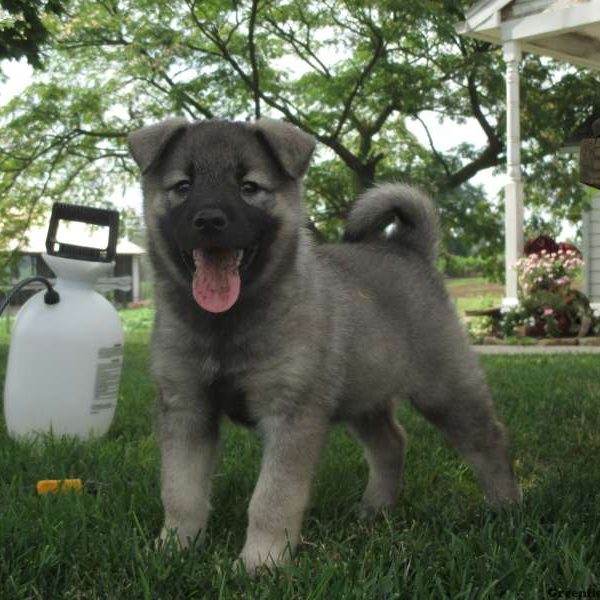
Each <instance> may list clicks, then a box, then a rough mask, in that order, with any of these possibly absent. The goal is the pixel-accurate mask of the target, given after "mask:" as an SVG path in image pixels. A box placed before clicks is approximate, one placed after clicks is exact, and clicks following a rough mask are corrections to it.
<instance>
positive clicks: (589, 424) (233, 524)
mask: <svg viewBox="0 0 600 600" xmlns="http://www.w3.org/2000/svg"><path fill="white" fill-rule="evenodd" d="M5 359H6V344H3V345H0V369H4V368H5V362H6V361H5ZM482 360H483V365H484V368H485V371H486V373H487V377H488V380H489V382H490V385H491V387H492V389H493V392H494V396H495V399H496V403H497V406H498V410H499V412H500V413H501V415H502V418H503V420H504V421H505V423H506V424H507V426H508V428H509V430H510V434H511V438H512V441H513V445H514V452H515V456H516V468H517V471H518V474H519V476H520V478H521V480H522V484H523V488H524V492H525V501H524V504H523V506H522V508H520V509H515V510H511V511H508V512H505V513H502V514H493V513H491V512H489V511H488V510H487V509H486V507H485V505H484V504H483V501H482V498H481V495H480V492H479V490H478V488H477V486H476V484H475V482H474V480H473V478H472V476H471V473H470V472H469V470H468V469H467V468H466V467H465V466H464V464H463V463H462V462H461V461H460V460H459V458H458V457H457V456H456V455H455V454H454V452H453V451H452V450H451V449H450V448H449V447H448V446H447V445H446V443H445V441H444V440H443V439H442V437H441V435H440V434H439V433H438V432H437V431H436V430H435V429H434V428H433V427H431V426H430V425H429V424H428V423H427V422H426V421H425V420H424V419H423V418H421V417H420V416H419V415H417V414H416V413H415V412H414V411H413V410H412V409H411V408H410V407H409V406H408V405H403V406H402V407H401V408H400V410H399V415H400V419H401V421H402V422H403V424H404V425H405V428H406V429H407V432H408V434H409V450H408V457H407V472H406V478H405V482H406V490H405V494H404V496H403V498H402V499H401V500H400V501H399V502H398V504H397V506H395V507H394V508H393V510H390V511H389V512H388V513H387V514H386V515H385V516H381V517H379V518H377V519H375V520H374V521H371V522H362V521H359V520H358V519H357V518H356V514H355V507H356V503H357V501H358V500H359V497H360V494H361V492H362V490H363V488H364V486H365V482H366V477H367V468H366V465H365V462H364V461H363V459H362V456H361V450H360V449H359V447H358V446H357V445H356V444H355V442H354V441H353V440H352V439H351V438H350V437H349V436H348V435H347V433H346V432H345V431H344V430H343V429H342V428H341V427H336V428H334V429H333V431H332V433H331V436H330V439H329V443H328V446H327V449H326V451H325V453H324V456H323V459H322V461H321V464H320V467H319V470H318V473H317V476H316V478H315V485H314V490H313V496H312V502H311V505H310V509H309V510H308V513H307V515H306V519H305V524H304V528H303V543H302V544H301V546H300V549H299V553H298V556H297V558H296V559H295V561H294V563H293V564H292V565H291V566H289V567H287V568H285V569H281V570H278V571H276V572H274V573H271V574H265V575H263V576H262V577H259V578H257V579H255V580H251V579H249V578H248V577H246V576H242V575H240V574H236V573H234V572H233V570H232V562H233V560H234V559H235V557H236V553H237V552H239V550H240V549H241V546H242V543H243V538H244V529H245V524H246V522H245V520H246V516H245V515H246V508H247V504H248V500H249V498H250V495H251V493H252V487H253V485H254V482H255V480H256V475H257V472H258V466H259V460H260V444H259V441H258V439H257V437H256V436H255V434H253V433H252V432H249V431H246V430H243V429H240V428H236V427H233V426H230V425H226V426H225V428H224V436H223V443H222V459H221V462H220V466H219V467H218V469H217V472H216V475H215V478H214V482H215V485H214V494H213V506H214V507H215V508H214V510H213V514H212V517H211V520H210V523H209V527H208V531H207V536H206V540H205V543H204V545H203V546H201V547H200V546H199V547H195V548H194V549H192V550H191V551H188V552H184V553H177V552H173V551H172V550H173V549H172V548H171V549H170V550H169V549H168V548H167V549H165V550H161V551H154V550H153V549H152V546H151V543H152V540H153V538H154V537H155V536H156V534H157V532H158V531H159V528H160V524H161V519H162V509H161V504H160V499H159V494H160V491H159V479H158V473H159V455H158V451H157V447H156V442H155V438H154V436H153V434H152V428H151V420H152V419H151V405H152V401H153V386H152V384H151V382H150V379H149V376H148V369H147V364H148V348H147V331H145V330H138V331H133V332H132V333H130V334H128V338H127V344H126V354H125V364H124V377H123V382H122V387H121V395H120V402H119V406H118V410H117V414H116V418H115V421H114V424H113V426H112V428H111V430H110V432H109V434H108V435H107V436H106V437H105V438H103V439H100V440H96V441H92V442H88V443H79V442H75V441H70V440H67V439H47V440H45V441H44V443H42V444H41V445H39V446H33V445H30V444H25V443H16V442H14V441H12V440H10V439H9V438H8V437H7V435H6V431H5V429H4V425H2V426H0V598H2V599H3V600H7V599H13V598H52V599H55V598H115V599H120V598H128V599H129V598H160V599H163V598H169V599H170V598H204V597H206V598H213V597H214V598H217V597H219V598H242V597H248V598H273V599H277V600H279V599H282V598H298V599H304V598H313V599H316V598H323V599H327V600H329V599H337V598H340V599H342V598H343V599H346V598H357V599H358V598H360V599H362V598H418V599H421V598H434V597H435V598H453V599H455V598H478V599H479V598H497V597H499V596H505V597H514V598H517V597H518V598H535V597H541V598H543V597H545V596H546V595H547V593H548V591H549V590H550V589H551V588H561V589H572V590H584V589H587V588H589V587H596V588H597V587H598V586H599V585H600V582H599V580H598V574H599V573H600V564H599V557H600V520H599V518H598V515H599V514H600V502H599V500H598V498H599V495H598V489H599V487H600V461H598V456H599V455H600V429H599V428H598V423H599V422H600V402H599V401H598V399H599V398H600V361H599V359H598V358H597V357H595V356H560V357H557V356H555V357H552V356H545V357H529V356H527V357H514V356H507V357H504V356H499V357H491V356H490V357H483V359H482ZM2 380H3V372H2V371H0V382H1V381H2ZM63 477H82V478H87V479H94V480H99V481H102V482H104V483H106V487H105V488H104V489H103V490H102V491H101V492H100V493H99V494H98V495H96V496H90V495H78V494H72V493H71V494H62V495H58V496H50V497H37V496H36V495H35V494H34V493H33V491H32V489H33V485H34V484H35V482H36V481H37V480H38V479H43V478H63Z"/></svg>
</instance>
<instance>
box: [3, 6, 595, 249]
mask: <svg viewBox="0 0 600 600" xmlns="http://www.w3.org/2000/svg"><path fill="white" fill-rule="evenodd" d="M468 4H470V2H465V1H462V0H444V1H442V2H439V1H437V2H434V1H423V0H404V1H403V2H402V3H401V4H400V3H397V2H394V1H392V0H352V1H351V0H324V1H319V2H316V1H312V0H283V1H279V0H278V1H275V0H236V1H231V2H229V1H226V0H201V1H200V0H172V1H170V2H159V1H158V0H142V1H140V2H133V1H132V0H102V1H100V2H94V3H88V2H85V1H83V0H73V1H72V2H71V3H70V4H69V11H68V14H65V15H63V16H61V17H56V18H54V19H49V20H48V27H49V28H50V30H51V32H52V35H53V41H52V49H51V51H49V52H48V62H47V72H48V75H49V76H48V75H46V76H41V77H39V79H38V81H37V82H36V83H35V84H33V85H32V86H31V87H30V88H29V89H28V90H27V92H26V93H25V94H24V95H23V96H21V97H19V98H15V99H14V100H13V101H12V102H11V103H10V104H8V105H7V106H6V107H5V108H4V110H3V111H2V113H0V119H1V120H2V122H3V124H4V127H5V128H4V132H3V134H2V135H3V137H4V138H5V139H3V140H2V143H1V144H0V198H1V200H0V219H2V221H3V222H4V221H5V220H6V219H7V218H10V219H11V222H12V224H13V228H14V230H15V232H16V231H18V230H22V229H23V227H24V225H25V224H26V223H27V222H29V221H30V220H31V219H33V218H36V215H38V214H39V210H40V204H41V202H40V201H41V200H42V199H43V200H44V202H48V201H50V200H56V199H61V200H71V201H78V202H91V201H95V202H101V201H102V200H103V199H105V198H107V196H108V192H109V191H110V190H111V189H113V188H115V186H120V185H124V184H126V183H130V182H132V181H133V178H134V177H135V176H136V174H135V171H134V169H133V163H132V162H131V160H130V159H129V157H128V155H127V152H126V149H125V137H126V134H127V132H128V131H130V130H132V129H135V128H137V127H139V126H141V125H142V124H144V123H150V122H153V121H156V120H159V119H162V118H164V117H165V116H167V115H174V114H182V115H186V116H188V117H189V118H192V119H204V118H213V117H216V116H218V117H220V118H255V117H259V116H261V115H269V116H274V117H280V118H285V119H287V120H288V121H290V122H291V123H294V124H295V125H297V126H299V127H301V128H302V129H304V130H305V131H307V132H309V133H311V134H312V135H314V136H315V137H316V138H317V140H318V142H319V150H318V153H317V157H316V161H315V163H314V166H313V167H312V168H311V170H310V173H309V181H308V185H307V189H308V196H307V197H308V202H309V204H310V207H311V215H312V221H313V226H314V227H315V229H316V230H317V231H318V232H319V233H320V235H321V237H324V238H327V239H331V238H335V237H336V236H337V235H339V231H340V223H341V222H342V221H343V219H344V217H345V215H346V213H347V210H348V208H349V206H350V204H351V202H352V200H353V199H354V197H355V195H356V193H357V192H358V191H360V190H361V189H363V188H365V187H367V186H370V185H372V184H373V182H374V181H375V180H378V179H390V178H394V179H400V180H405V181H410V182H413V183H416V184H418V185H420V186H421V187H423V188H425V189H426V190H427V191H429V192H431V193H433V194H435V196H436V198H437V199H438V204H439V206H440V212H441V216H442V222H443V225H444V232H445V234H446V236H458V237H463V238H465V239H468V240H469V241H471V242H472V244H477V247H478V248H482V249H483V250H482V251H486V247H487V252H488V253H489V254H490V255H492V254H497V253H498V249H499V244H500V242H501V219H500V218H499V215H498V211H497V210H496V209H495V208H494V207H490V204H489V203H487V202H486V199H485V196H484V194H483V192H482V190H481V189H479V188H477V187H474V186H473V185H471V184H470V183H469V181H470V179H471V178H472V177H473V176H474V175H475V174H477V173H478V172H479V171H481V170H482V169H485V168H488V167H499V166H500V165H502V164H503V163H504V160H505V144H504V139H503V136H504V129H505V114H504V79H503V72H504V66H503V63H502V59H501V53H500V51H499V49H498V48H497V47H493V46H491V45H490V44H487V43H483V42H479V41H475V40H470V39H466V38H461V37H458V36H457V35H456V34H455V33H454V25H455V23H456V22H458V21H459V20H461V19H463V13H462V11H463V10H464V8H465V6H466V5H468ZM522 81H523V94H522V95H523V113H524V118H523V126H522V129H523V138H524V140H525V144H524V150H523V158H524V162H525V164H526V174H528V173H529V172H531V173H532V174H533V175H534V176H535V178H534V179H532V180H529V181H528V186H527V189H528V192H527V193H528V194H529V195H530V197H531V198H532V199H533V201H534V202H535V203H536V204H537V205H539V206H540V207H544V208H549V209H552V208H553V207H554V204H555V200H556V198H557V197H559V196H560V197H562V196H565V198H566V201H565V203H564V204H565V205H566V206H567V207H568V209H567V210H566V211H565V212H566V213H568V215H569V217H571V218H573V219H575V218H577V217H578V216H579V214H580V210H581V191H580V189H579V188H578V186H576V185H575V184H574V177H573V173H574V165H573V164H572V163H569V162H565V159H564V158H557V157H556V154H555V152H556V149H557V147H558V146H559V145H560V141H561V139H562V138H563V136H564V135H566V132H568V131H569V130H570V129H571V128H573V127H574V126H575V124H576V123H577V121H578V118H579V117H580V113H583V111H585V110H586V109H588V108H590V109H591V108H594V107H595V108H598V99H597V87H595V86H597V83H598V82H597V79H595V78H594V77H593V76H592V75H591V74H589V73H587V72H585V71H579V70H575V69H568V70H566V69H565V68H564V66H561V65H556V64H554V63H553V62H551V61H546V60H541V59H539V58H537V57H535V56H526V58H525V60H524V62H523V79H522ZM575 89H576V90H577V92H576V93H577V98H576V101H575V98H574V93H575V92H574V90H575ZM425 111H431V112H433V113H436V114H438V115H439V116H440V118H446V119H453V120H455V121H457V122H458V123H464V122H465V120H466V119H468V118H473V119H475V120H476V121H477V123H478V124H479V126H480V127H481V129H482V131H483V132H484V134H485V139H486V142H485V144H484V145H483V146H482V147H480V148H476V147H473V146H472V145H469V144H466V143H461V140H457V144H456V147H455V148H454V149H453V150H452V151H450V152H441V151H440V150H438V149H437V148H436V132H435V130H428V136H429V140H430V143H429V146H428V147H424V146H422V145H421V144H419V143H418V141H417V140H416V139H415V137H414V136H413V135H412V134H411V133H410V131H409V130H408V128H407V126H406V123H407V119H408V118H412V119H417V120H421V122H422V123H423V124H424V125H425V121H424V120H423V118H422V115H423V113H424V112H425ZM542 158H543V159H544V160H545V161H546V166H547V168H548V169H550V170H553V173H554V176H555V177H554V181H553V187H552V188H551V189H550V188H549V186H548V185H547V179H546V178H545V176H539V175H538V174H537V172H536V169H538V168H539V164H540V160H541V159H542ZM534 165H535V166H534ZM559 166H560V170H559V168H558V167H559ZM561 206H562V205H561ZM561 210H563V209H562V208H561ZM13 233H14V232H13Z"/></svg>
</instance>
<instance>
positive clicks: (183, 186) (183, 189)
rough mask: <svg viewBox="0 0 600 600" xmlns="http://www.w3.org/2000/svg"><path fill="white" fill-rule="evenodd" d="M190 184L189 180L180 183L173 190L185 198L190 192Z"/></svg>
mask: <svg viewBox="0 0 600 600" xmlns="http://www.w3.org/2000/svg"><path fill="white" fill-rule="evenodd" d="M190 187H191V185H190V182H189V181H188V180H187V179H182V180H181V181H178V182H177V183H176V184H175V185H174V186H173V187H172V188H171V189H172V190H173V191H174V192H175V193H176V194H179V195H180V196H185V195H186V194H187V193H188V192H189V191H190Z"/></svg>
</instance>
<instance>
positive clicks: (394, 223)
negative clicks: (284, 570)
mask: <svg viewBox="0 0 600 600" xmlns="http://www.w3.org/2000/svg"><path fill="white" fill-rule="evenodd" d="M128 141H129V147H130V150H131V153H132V155H133V157H134V159H135V161H136V162H137V164H138V165H139V167H140V169H141V172H142V174H143V179H142V181H143V184H142V185H143V191H144V211H145V220H146V224H147V227H148V236H149V240H148V241H149V253H150V257H151V260H152V264H153V267H154V273H155V295H156V323H155V327H154V335H153V342H152V370H153V373H154V377H155V379H156V382H157V384H158V388H159V400H158V410H157V415H158V416H157V422H158V433H159V440H160V447H161V455H162V500H163V504H164V509H165V522H164V528H163V532H162V534H161V537H162V538H164V537H165V536H166V535H167V534H168V532H170V531H172V530H176V532H177V535H178V539H179V541H180V542H181V544H183V545H186V544H188V543H189V542H190V540H193V539H194V538H195V537H196V535H197V534H198V532H199V531H201V530H203V529H204V528H205V527H206V522H207V518H208V512H209V495H210V487H211V475H212V472H213V467H214V463H215V457H216V454H217V442H218V438H219V421H220V420H221V418H222V416H223V415H227V416H228V417H230V418H231V419H232V420H233V421H237V422H241V423H243V424H247V425H251V426H254V427H255V428H256V429H257V430H258V432H259V433H260V434H261V435H262V438H263V440H264V455H263V460H262V466H261V470H260V476H259V478H258V483H257V485H256V489H255V490H254V494H253V496H252V499H251V501H250V507H249V513H248V530H247V536H246V543H245V545H244V548H243V550H242V552H241V555H240V560H241V561H243V562H244V563H245V565H246V567H247V568H248V569H249V570H253V569H254V568H255V567H257V566H258V565H260V564H263V563H272V562H275V563H280V562H282V561H284V560H285V559H286V558H288V557H289V553H290V552H291V551H292V550H293V549H294V547H295V546H296V544H297V543H298V538H299V535H300V526H301V523H302V516H303V513H304V510H305V508H306V505H307V502H308V498H309V488H310V481H311V477H312V475H313V471H314V468H315V464H316V462H317V460H318V458H319V454H320V453H321V450H322V448H323V445H324V443H325V438H326V435H327V431H328V428H329V425H330V423H331V422H332V421H343V422H345V423H347V424H348V426H349V428H350V430H351V431H352V433H353V434H354V435H355V436H356V438H357V439H358V440H359V441H360V442H361V443H362V444H363V445H364V447H365V453H366V458H367V461H368V463H369V467H370V474H369V481H368V484H367V488H366V491H365V493H364V497H363V500H362V504H363V507H364V509H365V510H369V511H376V510H378V509H381V508H383V507H386V506H390V505H392V504H393V503H394V502H395V501H396V498H397V497H398V494H399V492H400V488H401V478H402V471H403V462H404V447H405V436H404V433H403V430H402V428H401V426H400V425H399V424H398V423H397V422H396V419H395V416H394V414H395V409H394V407H395V404H394V402H395V400H396V399H397V398H399V397H406V398H408V399H410V401H411V402H412V403H413V404H414V405H415V406H416V407H417V408H418V409H419V410H420V411H421V412H422V413H423V414H424V415H425V417H427V418H428V419H429V420H431V421H432V422H433V423H434V424H435V425H437V426H438V427H439V428H440V429H441V430H442V431H443V432H444V433H445V434H446V435H447V437H448V438H449V440H450V442H451V443H452V444H453V445H454V446H455V447H456V448H457V449H458V450H459V452H461V454H462V455H463V457H464V459H465V460H466V461H467V462H468V463H469V464H470V465H471V467H472V468H473V470H474V472H475V474H476V475H477V477H478V479H479V481H480V482H481V485H482V488H483V491H484V494H485V496H486V498H487V501H488V502H489V503H490V504H491V505H492V506H494V507H496V506H500V505H503V504H505V503H510V502H517V501H519V499H520V490H519V487H518V485H517V482H516V480H515V477H514V475H513V471H512V468H511V463H510V460H509V457H508V452H507V442H506V438H505V435H504V432H503V428H502V426H501V425H500V423H499V422H498V421H497V419H496V417H495V415H494V411H493V408H492V402H491V398H490V393H489V391H488V388H487V386H486V384H485V382H484V379H483V377H482V373H481V371H480V369H479V366H478V364H477V360H476V359H475V357H474V356H473V354H472V353H471V350H470V349H469V345H468V342H467V339H466V336H465V335H464V333H463V331H462V327H461V325H460V323H459V321H458V319H457V317H456V314H455V312H454V309H453V306H452V304H451V302H450V301H449V299H448V296H447V294H446V291H445V289H444V285H443V282H442V279H441V277H440V276H439V274H438V273H437V271H436V266H435V261H436V247H437V241H438V226H437V220H436V214H435V210H434V207H433V205H432V203H431V202H430V200H429V199H428V198H426V197H425V196H424V195H422V194H421V193H419V192H417V191H416V190H414V189H411V188H410V187H407V186H404V185H392V184H387V185H381V186H379V187H375V188H373V189H371V190H369V191H367V192H366V193H365V194H364V195H363V196H362V197H360V198H359V199H358V201H357V202H356V204H355V205H354V208H353V209H352V211H351V212H350V215H349V218H348V224H347V228H346V232H345V240H344V243H341V244H337V245H321V246H317V245H315V244H314V243H313V241H312V240H311V238H310V235H309V233H308V230H307V228H306V223H307V216H306V211H305V209H304V207H303V203H302V191H303V190H302V178H303V175H304V174H305V172H306V170H307V168H308V164H309V161H310V158H311V154H312V152H313V149H314V146H315V141H314V139H313V138H312V137H311V136H310V135H308V134H306V133H304V132H302V131H300V130H299V129H297V128H295V127H293V126H291V125H289V124H287V123H284V122H280V121H275V120H271V119H261V120H259V121H257V122H254V123H237V122H225V121H206V122H197V123H188V122H186V121H185V120H184V119H179V118H178V119H170V120H167V121H164V122H162V123H159V124H157V125H152V126H149V127H145V128H143V129H140V130H138V131H135V132H133V133H132V134H130V136H129V140H128ZM389 225H391V227H388V226H389Z"/></svg>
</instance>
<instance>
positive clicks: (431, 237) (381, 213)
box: [344, 183, 439, 262]
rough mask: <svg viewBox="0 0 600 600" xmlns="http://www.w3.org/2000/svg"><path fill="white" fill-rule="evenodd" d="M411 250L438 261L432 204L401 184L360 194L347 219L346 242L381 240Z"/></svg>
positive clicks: (382, 186)
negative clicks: (387, 230)
mask: <svg viewBox="0 0 600 600" xmlns="http://www.w3.org/2000/svg"><path fill="white" fill-rule="evenodd" d="M392 224H393V228H392V229H391V230H389V232H386V234H385V239H387V240H389V241H390V242H392V243H394V242H395V243H397V244H399V245H400V246H404V247H406V248H410V249H411V250H414V251H416V252H418V253H419V254H420V255H421V256H423V257H424V258H426V259H427V260H429V261H431V262H435V261H436V260H437V252H438V239H439V226H438V218H437V213H436V210H435V207H434V205H433V202H432V201H431V200H430V199H429V198H428V197H427V196H426V195H425V194H424V193H422V192H420V191H419V190H417V189H415V188H413V187H410V186H408V185H404V184H401V183H386V184H383V185H377V186H375V187H373V188H371V189H370V190H367V191H366V192H365V193H363V194H362V195H361V196H360V197H359V198H358V200H357V201H356V202H355V204H354V206H353V207H352V210H351V211H350V214H349V216H348V223H347V225H346V230H345V232H344V241H346V242H368V241H373V240H377V239H381V238H382V234H383V229H384V228H386V227H387V226H388V225H392Z"/></svg>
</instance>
